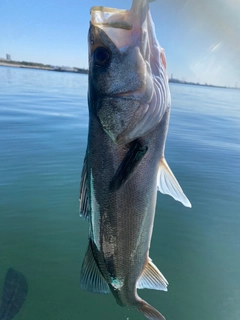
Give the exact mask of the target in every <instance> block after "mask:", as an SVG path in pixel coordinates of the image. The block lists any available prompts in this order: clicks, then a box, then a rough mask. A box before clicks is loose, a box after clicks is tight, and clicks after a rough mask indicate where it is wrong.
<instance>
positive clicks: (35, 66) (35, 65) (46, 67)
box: [0, 60, 240, 90]
mask: <svg viewBox="0 0 240 320" xmlns="http://www.w3.org/2000/svg"><path fill="white" fill-rule="evenodd" d="M1 66H3V67H14V68H25V69H36V70H47V71H57V72H70V73H80V74H88V69H82V68H69V67H59V66H51V65H44V64H41V63H34V62H25V61H22V62H20V61H7V60H6V61H5V60H0V67H1ZM169 83H176V84H188V85H193V86H201V87H211V88H221V89H238V90H239V89H240V88H236V87H227V86H217V85H212V84H207V83H205V84H201V83H195V82H188V81H181V80H178V79H174V78H170V79H169Z"/></svg>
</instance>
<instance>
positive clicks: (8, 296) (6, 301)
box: [0, 268, 28, 320]
mask: <svg viewBox="0 0 240 320" xmlns="http://www.w3.org/2000/svg"><path fill="white" fill-rule="evenodd" d="M27 292H28V283H27V279H26V278H25V276H24V275H23V274H22V273H21V272H19V271H16V270H15V269H13V268H9V269H8V271H7V274H6V276H5V280H4V285H3V293H2V298H1V301H0V320H10V319H12V318H13V317H14V316H15V315H16V314H17V313H18V312H19V310H20V309H21V307H22V305H23V303H24V301H25V300H26V297H27Z"/></svg>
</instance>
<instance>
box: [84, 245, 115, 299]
mask: <svg viewBox="0 0 240 320" xmlns="http://www.w3.org/2000/svg"><path fill="white" fill-rule="evenodd" d="M80 287H81V288H82V289H83V290H86V291H89V292H95V293H109V287H108V284H107V282H106V281H105V279H104V277H103V276H102V274H101V272H100V270H99V268H98V265H97V263H96V261H95V259H94V255H93V251H92V245H91V240H90V241H89V245H88V249H87V252H86V254H85V257H84V261H83V264H82V269H81V274H80Z"/></svg>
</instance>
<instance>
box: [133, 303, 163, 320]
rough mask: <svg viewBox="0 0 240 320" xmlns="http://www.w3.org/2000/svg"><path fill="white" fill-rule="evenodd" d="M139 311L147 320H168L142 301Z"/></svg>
mask: <svg viewBox="0 0 240 320" xmlns="http://www.w3.org/2000/svg"><path fill="white" fill-rule="evenodd" d="M137 308H138V310H139V311H140V312H142V313H143V314H144V316H145V317H146V318H147V319H150V320H166V318H165V317H164V316H163V315H162V314H161V313H160V312H159V311H157V310H156V309H155V308H153V307H152V306H151V305H150V304H148V303H147V302H146V301H144V300H140V301H139V303H138V306H137Z"/></svg>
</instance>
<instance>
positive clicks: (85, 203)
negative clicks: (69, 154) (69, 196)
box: [79, 156, 90, 219]
mask: <svg viewBox="0 0 240 320" xmlns="http://www.w3.org/2000/svg"><path fill="white" fill-rule="evenodd" d="M79 201H80V207H79V212H80V216H81V217H83V218H84V219H87V218H88V216H89V212H90V205H89V188H88V170H87V156H85V159H84V163H83V168H82V176H81V183H80V195H79Z"/></svg>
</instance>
